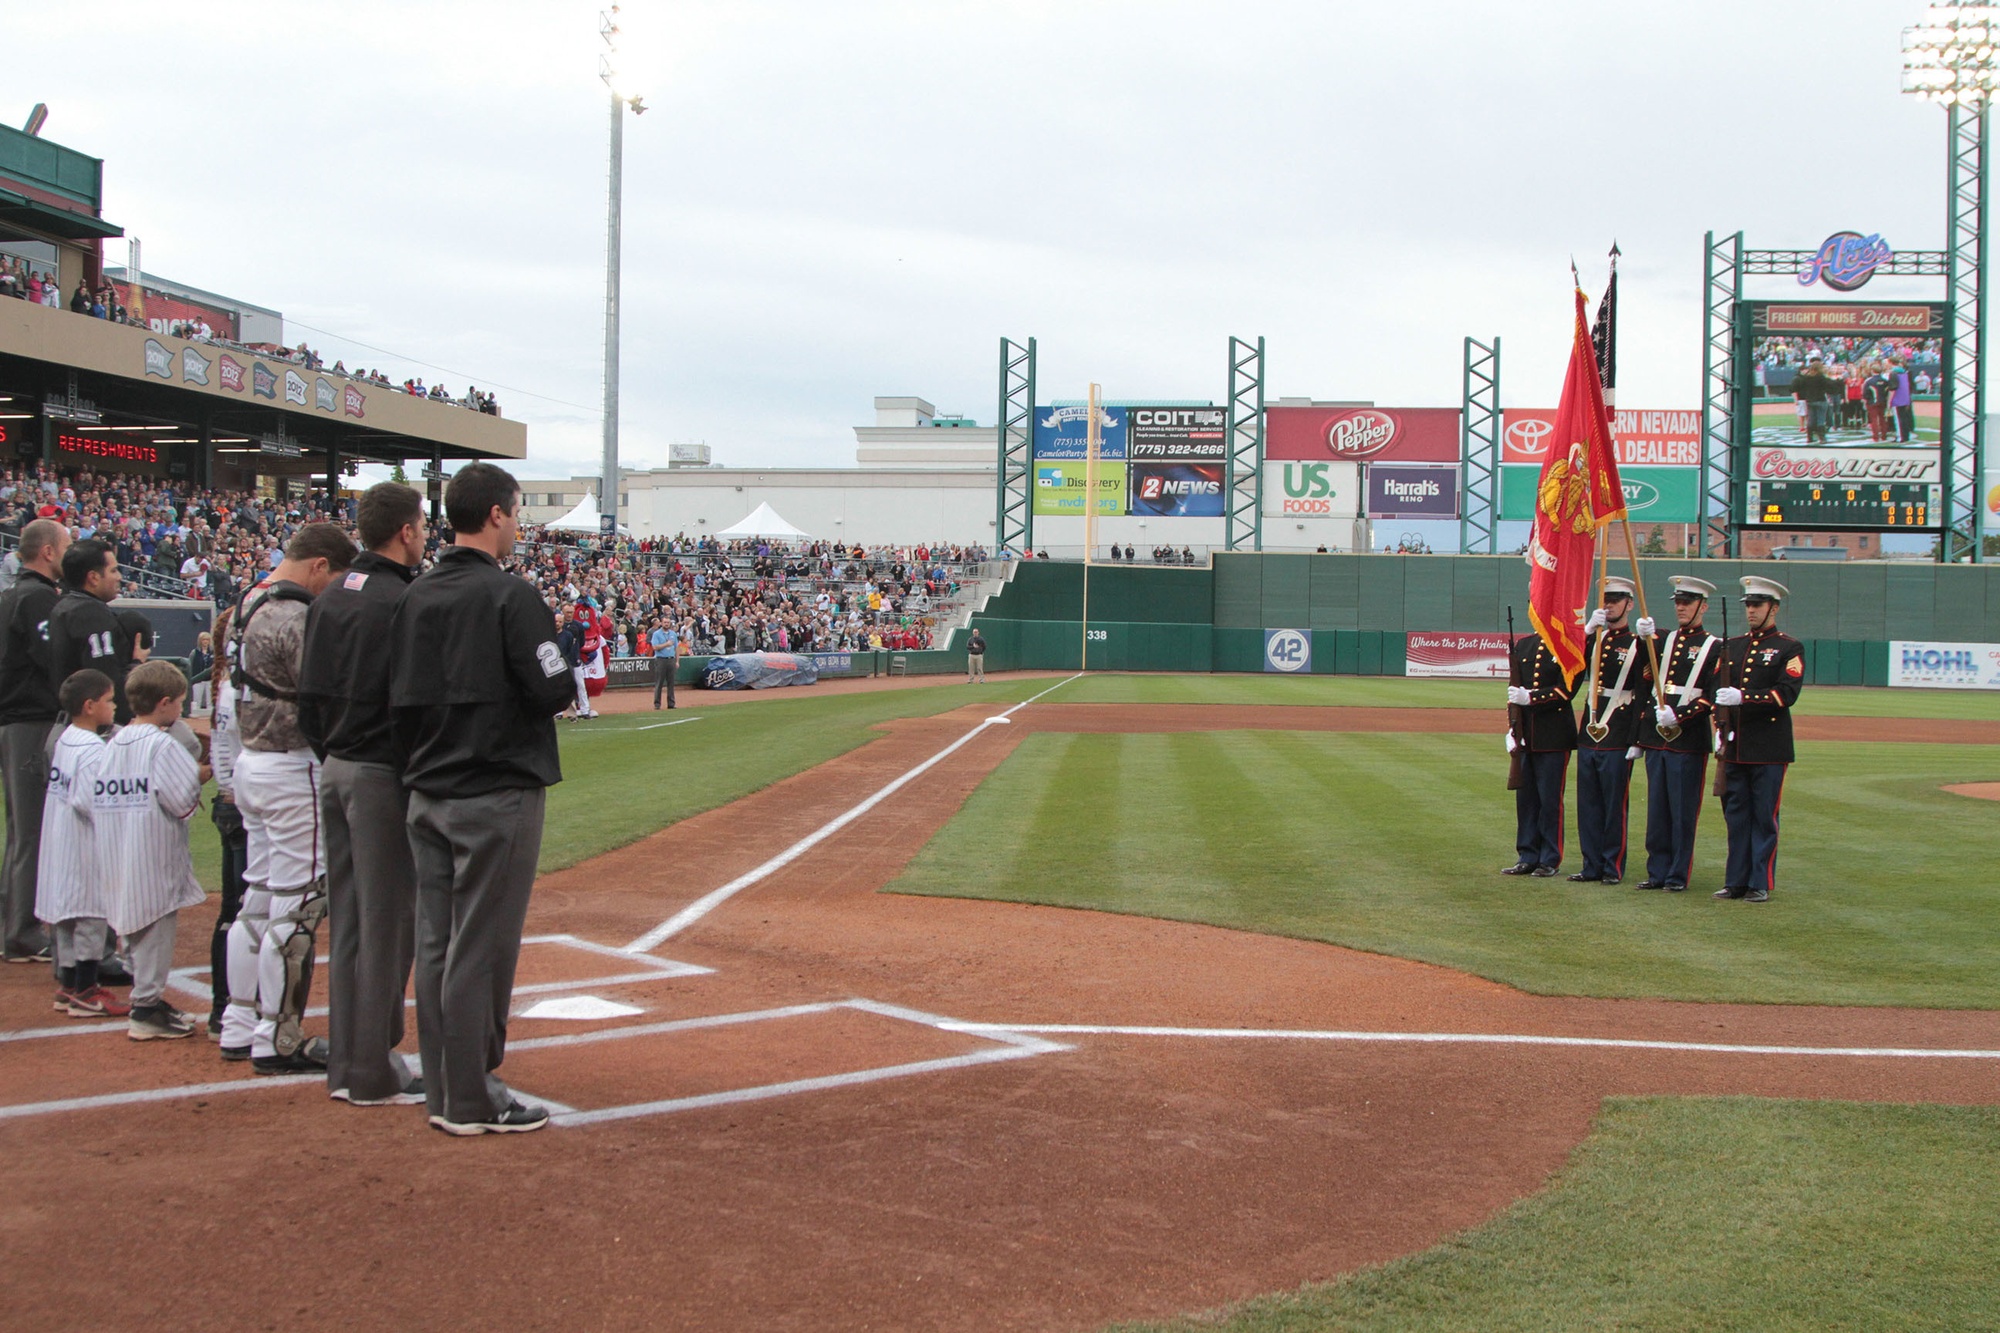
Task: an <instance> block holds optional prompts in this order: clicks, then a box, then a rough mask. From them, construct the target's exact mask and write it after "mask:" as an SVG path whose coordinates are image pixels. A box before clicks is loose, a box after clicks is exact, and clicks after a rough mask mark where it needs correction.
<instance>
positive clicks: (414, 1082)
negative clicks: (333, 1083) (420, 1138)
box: [327, 1078, 424, 1106]
mask: <svg viewBox="0 0 2000 1333" xmlns="http://www.w3.org/2000/svg"><path fill="white" fill-rule="evenodd" d="M327 1096H329V1097H331V1098H333V1099H334V1100H335V1101H337V1102H346V1103H347V1104H348V1105H349V1106H422V1105H423V1104H424V1081H423V1079H421V1078H413V1079H411V1080H410V1081H409V1082H408V1083H405V1084H404V1085H403V1087H402V1090H401V1091H400V1092H392V1093H390V1094H389V1095H388V1096H387V1097H357V1096H355V1095H354V1094H353V1093H352V1092H350V1091H348V1090H347V1089H346V1088H335V1089H334V1090H333V1091H331V1092H329V1093H328V1094H327Z"/></svg>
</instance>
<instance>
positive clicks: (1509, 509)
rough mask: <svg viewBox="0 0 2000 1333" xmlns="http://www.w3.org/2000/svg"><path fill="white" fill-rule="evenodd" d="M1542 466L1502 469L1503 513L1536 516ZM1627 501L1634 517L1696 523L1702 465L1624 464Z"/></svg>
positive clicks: (1514, 518) (1636, 519) (1509, 516)
mask: <svg viewBox="0 0 2000 1333" xmlns="http://www.w3.org/2000/svg"><path fill="white" fill-rule="evenodd" d="M1541 475H1542V470H1541V468H1540V467H1539V466H1532V467H1531V466H1529V465H1527V464H1525V463H1515V464H1509V465H1506V466H1503V467H1502V468H1501V469H1500V517H1501V518H1503V519H1507V520H1510V521H1517V522H1522V523H1527V522H1531V521H1533V519H1534V517H1535V487H1536V486H1537V485H1538V484H1539V483H1540V481H1541ZM1618 480H1619V481H1620V482H1622V483H1624V486H1625V505H1626V508H1627V509H1628V510H1629V511H1630V512H1631V515H1632V521H1633V522H1634V523H1637V524H1645V523H1694V522H1697V521H1699V519H1700V516H1701V469H1700V468H1695V467H1621V468H1619V469H1618Z"/></svg>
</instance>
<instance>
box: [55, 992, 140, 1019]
mask: <svg viewBox="0 0 2000 1333" xmlns="http://www.w3.org/2000/svg"><path fill="white" fill-rule="evenodd" d="M131 1012H132V1006H131V1005H129V1004H126V1003H125V1002H124V1001H123V1000H121V999H119V998H118V997H117V996H116V995H113V994H112V993H111V992H110V991H108V990H106V989H104V987H102V986H92V987H91V988H90V989H89V990H87V991H83V992H82V993H80V994H77V995H72V996H70V997H69V1016H70V1017H71V1018H124V1017H126V1016H128V1015H129V1014H130V1013H131Z"/></svg>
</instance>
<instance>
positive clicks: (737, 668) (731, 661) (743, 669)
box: [695, 653, 819, 690]
mask: <svg viewBox="0 0 2000 1333" xmlns="http://www.w3.org/2000/svg"><path fill="white" fill-rule="evenodd" d="M818 683H819V663H817V662H815V661H814V660H813V659H812V657H811V656H810V655H799V656H794V655H793V654H791V653H734V654H732V655H730V656H728V657H711V658H709V659H708V665H706V666H704V667H703V668H702V669H701V677H700V679H698V680H697V681H696V682H695V685H696V686H697V687H698V688H700V689H704V690H768V689H772V688H774V687H776V686H779V685H815V684H818Z"/></svg>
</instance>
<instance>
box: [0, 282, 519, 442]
mask: <svg viewBox="0 0 2000 1333" xmlns="http://www.w3.org/2000/svg"><path fill="white" fill-rule="evenodd" d="M0 396H4V397H5V398H6V400H7V401H6V402H4V403H0V429H4V434H5V437H6V438H7V439H8V440H9V441H11V442H16V443H18V442H21V441H24V440H26V441H28V444H29V447H32V448H34V449H35V450H36V452H39V447H40V445H41V443H42V441H44V440H45V439H55V438H58V437H62V438H67V439H75V440H78V441H81V442H82V446H80V447H85V446H87V447H89V448H92V449H94V448H95V447H96V446H99V445H104V444H106V442H107V440H109V441H112V442H116V443H118V444H119V445H120V447H121V448H123V447H124V443H125V442H126V441H128V440H136V439H157V440H158V441H159V443H160V444H162V445H167V444H172V445H180V446H183V447H188V446H192V447H194V448H195V449H197V450H199V448H200V447H201V443H202V442H203V441H206V442H207V443H208V445H209V447H211V448H213V449H214V450H215V451H216V454H217V456H218V457H219V456H222V455H227V454H236V455H240V456H239V457H236V458H228V459H224V461H227V462H232V463H234V464H235V465H238V466H250V465H252V464H254V467H252V470H254V471H256V472H258V473H260V474H263V475H300V474H305V473H314V472H324V471H326V470H327V463H328V459H329V457H330V455H331V454H333V453H337V454H338V457H339V459H340V461H342V462H350V461H360V462H382V463H397V462H404V461H407V460H411V459H417V460H425V461H428V460H430V459H432V458H436V459H438V460H439V461H440V462H441V461H443V460H445V459H474V458H486V459H498V460H505V459H518V458H522V457H524V456H525V455H526V454H527V451H528V436H527V428H526V427H525V426H524V425H523V424H522V423H520V422H518V421H509V420H507V419H505V418H503V417H497V416H487V415H485V414H483V413H480V412H474V411H471V410H470V409H467V408H463V407H458V406H456V405H454V404H451V403H442V402H432V401H430V400H428V399H423V398H414V397H411V396H409V395H407V394H403V393H399V392H397V391H396V390H394V389H390V388H386V387H384V386H382V385H379V384H371V383H368V382H366V381H362V380H355V379H350V378H348V377H346V376H342V375H334V374H331V373H329V372H327V371H324V370H308V369H307V368H306V367H304V366H301V365H298V364H295V363H293V362H289V361H285V360H282V359H279V358H274V357H270V356H264V355H259V354H257V353H255V352H252V351H249V350H246V349H243V348H239V347H231V346H226V345H221V344H216V343H202V342H192V341H189V340H187V339H182V338H173V337H169V336H167V335H165V334H160V333H153V332H150V331H149V330H147V329H145V328H142V327H139V326H136V325H126V324H114V323H111V322H110V321H108V320H101V319H92V318H90V317H88V316H86V315H78V314H73V313H71V312H70V311H68V310H61V309H48V308H45V307H42V306H36V305H31V304H29V303H28V302H26V301H13V300H6V299H4V298H0ZM27 451H28V450H27V448H23V449H22V450H21V452H22V453H26V452H27ZM241 455H247V456H248V457H243V456H241ZM99 456H100V457H103V458H105V459H107V460H116V459H118V458H121V457H124V458H127V460H128V461H130V459H131V456H130V455H129V453H127V454H119V453H112V454H100V455H99ZM164 457H165V451H164V450H155V451H154V456H152V457H150V458H148V457H140V458H139V459H138V461H142V462H144V461H151V462H160V463H162V465H163V466H164ZM58 459H59V461H62V462H67V463H73V464H87V463H89V462H90V461H91V459H90V458H89V457H87V456H86V457H78V458H69V457H67V456H64V455H61V454H60V453H59V454H58Z"/></svg>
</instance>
